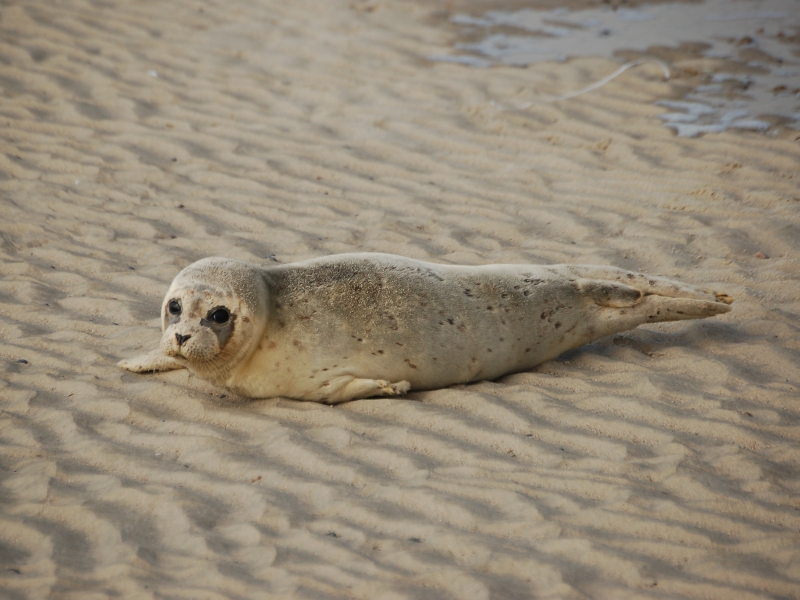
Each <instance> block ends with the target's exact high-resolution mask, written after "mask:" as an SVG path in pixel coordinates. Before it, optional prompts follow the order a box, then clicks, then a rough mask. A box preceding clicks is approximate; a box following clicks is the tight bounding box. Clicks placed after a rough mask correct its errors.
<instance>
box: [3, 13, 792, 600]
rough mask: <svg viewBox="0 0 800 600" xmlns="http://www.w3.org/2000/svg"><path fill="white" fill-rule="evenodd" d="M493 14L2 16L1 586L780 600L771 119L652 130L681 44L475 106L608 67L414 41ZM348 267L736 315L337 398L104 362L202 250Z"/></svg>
mask: <svg viewBox="0 0 800 600" xmlns="http://www.w3.org/2000/svg"><path fill="white" fill-rule="evenodd" d="M732 1H734V0H732ZM487 4H488V5H491V3H487V2H483V3H476V4H474V5H470V4H469V2H466V1H462V2H455V3H452V4H446V5H442V6H438V5H437V6H433V3H430V4H428V3H423V2H412V1H410V0H408V1H406V0H403V1H401V0H398V1H396V2H386V1H381V0H348V1H341V0H327V1H323V0H300V1H298V2H291V3H279V2H270V1H267V0H258V1H244V0H232V1H228V2H222V1H221V0H202V1H201V0H175V1H173V2H169V3H163V2H149V1H148V2H123V1H122V0H104V1H99V0H97V1H91V0H59V1H52V0H25V1H24V2H23V1H15V0H11V1H9V2H4V3H3V6H2V7H0V59H1V62H0V89H1V90H2V94H1V95H0V145H2V152H0V410H2V412H1V413H0V484H1V485H0V567H2V568H0V598H4V599H5V598H7V599H9V600H16V599H23V598H24V599H38V598H56V599H71V600H72V599H74V600H77V599H81V600H84V599H101V598H112V597H117V598H133V599H161V598H175V599H177V598H185V599H209V600H212V599H213V600H216V599H221V598H242V599H251V598H265V599H273V598H275V599H277V598H286V599H290V598H308V599H311V598H356V599H364V600H372V599H381V600H394V599H402V598H408V599H417V598H420V599H421V598H430V599H443V598H448V599H475V600H484V599H486V600H488V599H493V600H494V599H527V598H564V599H589V598H592V599H605V598H608V599H614V600H619V599H628V598H631V599H632V598H654V599H655V598H693V599H694V598H696V599H703V600H706V599H724V600H732V599H745V600H750V599H768V598H787V599H788V598H800V262H799V261H800V141H798V138H800V131H797V130H792V129H789V128H785V127H784V128H781V127H776V128H775V129H773V130H772V131H771V132H769V133H758V132H755V131H744V130H729V131H725V132H722V133H715V134H708V135H703V136H699V137H695V138H687V137H680V136H677V135H676V134H675V132H674V131H673V130H671V129H669V128H667V127H665V126H664V123H663V121H662V120H661V119H660V118H659V115H660V114H662V113H664V112H665V109H664V108H661V107H659V106H658V105H656V104H655V103H656V102H657V101H659V100H677V99H679V98H680V97H681V94H682V93H683V91H685V88H686V85H688V84H687V81H688V80H689V79H691V78H692V77H695V78H698V77H702V76H703V75H704V74H706V75H708V74H712V73H714V71H715V69H717V68H718V67H719V64H720V62H719V60H717V59H713V58H708V57H702V56H698V55H697V54H696V53H694V54H692V53H691V52H689V51H687V52H684V53H681V52H677V51H675V52H672V53H669V52H667V51H664V52H662V53H661V55H660V56H661V57H662V58H664V59H665V60H669V62H670V68H671V69H672V75H673V76H672V78H671V79H670V80H669V81H666V80H665V79H664V77H663V75H662V72H661V70H660V69H659V68H658V66H656V65H653V64H650V65H641V66H638V67H636V68H635V69H631V70H629V71H627V72H626V73H624V74H623V75H621V76H620V77H618V78H617V79H615V80H614V81H612V82H610V83H608V84H607V85H605V86H603V87H602V88H600V89H598V90H595V91H593V92H591V93H589V94H585V95H583V96H580V97H577V98H574V99H570V100H565V101H562V102H554V103H538V104H534V105H533V106H531V107H530V108H528V109H526V110H523V111H513V110H500V109H499V108H498V106H497V104H496V102H497V101H500V102H504V103H508V104H512V105H521V104H524V103H526V102H531V101H534V100H535V99H536V98H538V97H542V96H556V95H559V94H564V93H567V92H570V91H573V90H576V89H580V88H582V87H584V86H587V85H589V84H591V83H592V82H594V81H597V80H599V79H601V78H603V77H605V76H606V75H608V74H609V73H610V72H612V71H614V70H615V69H616V68H617V67H618V66H619V64H620V63H619V62H618V61H615V60H611V59H608V58H601V57H583V58H575V59H571V60H569V61H566V62H559V63H556V62H544V63H541V64H537V65H535V66H531V67H529V68H514V67H511V66H508V67H497V68H486V69H476V68H470V67H467V66H465V65H463V64H454V63H448V62H443V61H431V60H428V58H427V57H430V56H435V55H442V54H447V53H449V52H452V48H453V44H454V43H455V41H456V37H457V35H458V33H457V31H456V28H455V27H454V26H453V25H452V24H451V23H450V22H449V21H448V17H449V15H451V14H452V13H453V11H456V10H458V11H460V12H464V11H469V10H470V7H472V8H475V9H476V10H477V8H476V7H479V8H480V10H483V9H485V8H486V7H487ZM584 4H587V5H599V4H600V3H593V2H585V3H584ZM542 5H543V6H545V4H542ZM787 35H788V34H787ZM787 39H789V38H787ZM793 39H794V41H793V42H792V43H794V44H795V45H797V38H796V32H795V38H793ZM790 41H791V40H789V41H787V43H789V42H790ZM493 101H495V103H494V104H493ZM364 251H371V252H389V253H393V254H401V255H404V256H409V257H413V258H418V259H422V260H429V261H433V262H441V263H460V264H475V265H477V264H490V263H533V264H546V263H585V264H598V265H614V266H618V267H622V268H626V269H630V270H636V271H643V272H646V273H651V274H656V275H662V276H666V277H671V278H675V279H679V280H682V281H686V282H689V283H693V284H700V285H703V286H707V287H712V288H714V289H718V290H720V291H724V292H726V293H727V294H730V295H731V296H733V297H735V299H736V302H735V304H734V305H733V309H734V310H733V311H732V312H731V313H730V314H727V315H723V316H720V317H716V318H713V319H709V320H704V321H690V322H680V323H669V324H662V325H652V326H647V327H641V328H639V329H637V330H635V331H632V332H628V333H624V334H621V335H616V336H613V337H609V338H605V339H603V340H601V341H598V342H595V343H593V344H590V345H588V346H585V347H583V348H581V349H579V350H576V351H573V352H570V353H568V354H566V355H564V356H562V357H560V358H559V359H557V360H553V361H550V362H547V363H545V364H543V365H541V366H539V367H537V368H536V369H534V370H533V371H531V372H526V373H520V374H516V375H511V376H507V377H505V378H502V379H500V380H498V381H492V382H480V383H477V384H472V385H466V386H455V387H452V388H448V389H443V390H435V391H429V392H418V393H412V394H410V395H409V396H408V398H406V399H375V400H361V401H355V402H350V403H346V404H343V405H340V406H336V407H329V406H325V405H320V404H314V403H302V402H296V401H292V400H288V399H281V398H274V399H266V400H249V399H245V398H239V397H237V396H235V395H234V394H232V393H231V392H229V391H227V390H225V389H222V388H217V387H214V386H212V385H211V384H209V383H206V382H204V381H202V380H200V379H198V378H196V377H194V376H192V375H190V374H189V373H188V372H187V371H185V370H182V371H174V372H169V373H162V374H151V375H136V374H132V373H128V372H125V371H122V370H121V369H119V368H117V367H116V362H117V361H119V360H120V359H122V358H127V357H130V356H133V355H135V354H138V353H141V352H144V351H148V350H150V349H152V348H154V347H155V346H156V345H157V343H158V340H159V338H160V320H159V308H160V305H161V300H162V298H163V294H164V293H165V291H166V289H167V287H168V286H169V283H170V281H171V280H172V278H173V277H174V276H175V275H176V274H177V273H178V272H179V271H180V270H181V269H182V268H183V267H184V266H186V265H187V264H189V263H191V262H192V261H194V260H197V259H200V258H203V257H205V256H214V255H216V256H227V257H231V258H235V259H240V260H245V261H250V262H254V263H257V264H262V265H270V264H277V263H289V262H293V261H297V260H303V259H307V258H312V257H317V256H324V255H328V254H335V253H342V252H364Z"/></svg>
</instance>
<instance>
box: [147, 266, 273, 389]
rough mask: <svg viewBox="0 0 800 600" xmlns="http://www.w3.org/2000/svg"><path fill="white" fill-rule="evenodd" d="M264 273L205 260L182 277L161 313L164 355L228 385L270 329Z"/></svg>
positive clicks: (177, 280)
mask: <svg viewBox="0 0 800 600" xmlns="http://www.w3.org/2000/svg"><path fill="white" fill-rule="evenodd" d="M267 298H268V291H267V284H266V281H265V280H264V277H263V274H262V272H261V270H260V269H259V268H258V267H256V266H255V265H250V264H247V263H244V262H240V261H237V260H232V259H228V258H216V257H212V258H204V259H203V260H199V261H197V262H195V263H192V264H191V265H189V266H188V267H186V268H185V269H184V270H183V271H181V272H180V273H178V275H177V277H175V279H174V280H173V281H172V285H171V286H170V288H169V291H168V292H167V295H166V296H165V297H164V303H163V305H162V307H161V315H162V316H161V325H162V326H161V329H162V331H163V332H164V333H163V335H162V337H161V350H162V352H164V354H166V355H167V356H173V357H175V358H177V359H178V360H180V361H181V362H184V361H185V363H186V366H187V367H188V368H189V369H190V370H191V371H195V372H198V374H200V375H201V376H202V377H204V378H207V379H211V380H212V381H214V380H224V379H225V377H226V376H227V374H228V373H229V372H230V370H231V369H232V368H233V367H235V366H236V365H237V364H238V363H239V362H240V361H241V360H242V359H244V358H245V357H246V356H247V355H249V354H250V352H251V351H252V349H253V348H254V347H257V346H258V343H259V340H260V338H261V336H262V335H263V333H264V330H265V328H266V320H267V319H266V317H267Z"/></svg>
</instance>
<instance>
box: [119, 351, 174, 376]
mask: <svg viewBox="0 0 800 600" xmlns="http://www.w3.org/2000/svg"><path fill="white" fill-rule="evenodd" d="M117 366H118V367H122V368H123V369H125V370H127V371H133V372H134V373H148V372H151V371H174V370H175V369H183V368H185V365H183V364H182V363H180V362H178V361H177V360H176V359H175V358H173V357H172V356H167V355H166V354H164V353H163V352H162V351H161V349H160V348H156V349H155V350H153V351H152V352H148V353H147V354H142V355H140V356H134V357H133V358H126V359H125V360H121V361H119V362H118V363H117Z"/></svg>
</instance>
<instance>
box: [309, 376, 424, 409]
mask: <svg viewBox="0 0 800 600" xmlns="http://www.w3.org/2000/svg"><path fill="white" fill-rule="evenodd" d="M410 389H411V384H410V383H408V382H407V381H398V382H397V383H391V382H389V381H386V380H385V379H359V378H357V377H353V376H351V375H340V376H339V377H334V378H332V379H330V380H328V381H326V382H325V383H324V384H322V387H320V388H319V389H317V390H315V391H314V392H312V393H310V394H308V395H306V396H305V397H304V398H302V399H303V400H311V401H314V402H324V403H325V404H339V403H340V402H347V401H349V400H359V399H361V398H376V397H387V396H402V395H403V394H405V393H406V392H407V391H408V390H410Z"/></svg>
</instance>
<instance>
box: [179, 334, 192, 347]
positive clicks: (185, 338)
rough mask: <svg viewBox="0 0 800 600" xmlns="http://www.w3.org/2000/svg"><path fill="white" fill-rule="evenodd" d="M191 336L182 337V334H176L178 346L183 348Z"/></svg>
mask: <svg viewBox="0 0 800 600" xmlns="http://www.w3.org/2000/svg"><path fill="white" fill-rule="evenodd" d="M190 337H192V336H191V335H181V334H180V333H176V334H175V339H176V340H178V346H183V343H184V342H185V341H186V340H188V339H189V338H190Z"/></svg>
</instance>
